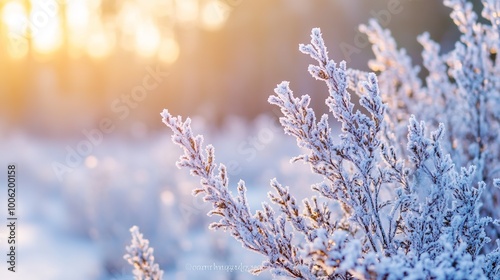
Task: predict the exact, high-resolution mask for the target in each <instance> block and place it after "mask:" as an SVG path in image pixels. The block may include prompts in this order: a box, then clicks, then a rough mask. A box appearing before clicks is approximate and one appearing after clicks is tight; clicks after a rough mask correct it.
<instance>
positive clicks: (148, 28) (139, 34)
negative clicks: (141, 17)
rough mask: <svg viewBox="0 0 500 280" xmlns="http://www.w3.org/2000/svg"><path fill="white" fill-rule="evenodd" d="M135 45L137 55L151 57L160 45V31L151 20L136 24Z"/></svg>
mask: <svg viewBox="0 0 500 280" xmlns="http://www.w3.org/2000/svg"><path fill="white" fill-rule="evenodd" d="M135 32H136V33H135V46H136V49H137V52H138V53H139V55H141V56H143V57H152V56H153V55H155V54H156V51H157V50H158V47H159V45H160V31H159V30H158V28H157V27H156V25H154V24H153V23H152V22H151V21H149V20H147V21H144V22H142V23H141V24H137V27H136V31H135Z"/></svg>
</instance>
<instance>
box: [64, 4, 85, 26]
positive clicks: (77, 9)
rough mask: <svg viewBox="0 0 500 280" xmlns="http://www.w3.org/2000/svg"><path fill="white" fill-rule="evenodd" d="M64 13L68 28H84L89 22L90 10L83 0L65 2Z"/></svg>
mask: <svg viewBox="0 0 500 280" xmlns="http://www.w3.org/2000/svg"><path fill="white" fill-rule="evenodd" d="M66 15H67V20H68V26H69V28H71V29H73V30H84V29H85V27H86V26H87V25H88V24H89V18H90V12H89V10H88V7H87V5H85V2H83V1H70V2H69V3H67V4H66Z"/></svg>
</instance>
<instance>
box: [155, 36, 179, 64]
mask: <svg viewBox="0 0 500 280" xmlns="http://www.w3.org/2000/svg"><path fill="white" fill-rule="evenodd" d="M178 57H179V45H178V44H177V41H176V40H174V39H173V38H170V37H167V38H165V39H163V42H162V43H161V46H160V49H159V50H158V58H159V59H160V60H161V61H162V62H165V63H167V64H172V63H174V62H175V61H176V60H177V58H178Z"/></svg>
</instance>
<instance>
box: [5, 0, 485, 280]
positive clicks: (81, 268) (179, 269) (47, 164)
mask: <svg viewBox="0 0 500 280" xmlns="http://www.w3.org/2000/svg"><path fill="white" fill-rule="evenodd" d="M390 2H393V1H372V2H371V4H370V5H367V4H366V2H364V1H349V2H347V1H315V2H313V3H312V2H311V3H309V2H304V1H300V0H296V1H290V0H288V1H284V0H283V1H244V0H241V1H224V0H219V1H208V0H206V1H202V0H181V1H178V0H177V1H174V0H151V1H141V2H139V1H131V0H129V1H108V0H93V1H78V0H73V1H48V0H47V1H44V0H42V1H36V0H31V1H15V0H6V1H1V2H0V15H1V21H0V32H1V33H0V38H1V41H0V44H1V46H0V61H1V63H0V74H1V75H0V116H1V119H0V155H1V157H0V158H1V162H2V166H4V167H3V168H6V165H7V164H8V163H16V164H17V170H18V193H17V199H18V217H19V221H18V231H17V238H18V244H19V245H18V251H17V256H18V263H17V265H18V272H17V273H16V274H15V276H13V274H12V273H9V272H8V271H7V269H6V263H5V261H1V262H0V279H56V280H57V279H116V280H118V279H132V273H131V270H132V268H131V267H130V266H129V265H128V264H127V263H126V261H125V260H123V255H124V254H125V246H126V245H128V244H129V242H130V233H129V231H128V229H129V228H130V227H131V226H133V225H137V226H139V227H140V229H141V231H142V233H143V234H144V236H145V238H147V239H149V240H150V245H151V246H152V247H153V248H154V249H155V257H156V260H157V262H158V263H159V264H160V266H161V268H162V269H163V270H164V271H165V279H199V278H200V277H203V278H205V279H269V278H270V274H268V273H264V274H262V275H261V276H259V277H256V276H253V275H251V274H249V273H248V272H246V271H239V270H238V271H232V272H231V271H224V270H223V271H216V270H212V271H200V270H196V266H197V265H213V264H215V265H231V266H239V265H243V266H249V267H251V266H256V265H259V264H260V263H261V261H262V260H263V258H262V257H261V256H259V255H257V254H254V253H251V252H248V251H247V250H244V249H243V248H241V245H240V244H238V243H237V242H236V241H235V240H234V239H233V238H232V237H230V236H229V235H227V234H225V233H224V232H213V231H210V230H208V225H209V223H210V222H213V221H215V220H214V219H215V218H208V217H207V216H206V213H207V212H208V211H209V209H210V206H209V205H206V204H203V203H202V201H201V199H198V198H194V197H193V196H191V190H193V189H194V188H195V187H196V186H197V184H198V183H199V181H198V180H197V179H196V178H193V177H191V176H190V175H189V174H188V173H187V171H186V170H178V169H177V168H176V167H175V161H176V160H177V158H178V157H179V155H180V154H181V151H180V149H179V148H178V147H174V145H173V144H172V143H171V141H170V133H169V130H168V129H167V128H165V127H164V125H163V124H162V123H161V118H160V115H159V113H160V112H161V110H162V109H163V108H168V109H169V110H170V111H171V112H172V113H174V114H182V115H184V116H194V118H193V126H194V130H195V132H196V133H200V134H204V135H205V140H206V142H205V143H212V144H213V145H214V146H215V148H216V159H217V161H218V162H223V163H225V164H226V165H227V166H228V171H229V175H230V182H231V183H232V184H231V185H232V186H235V185H236V182H237V181H238V180H239V179H240V178H241V179H243V180H245V181H246V183H247V187H248V189H249V198H250V204H251V207H252V209H254V210H255V209H258V208H260V204H261V202H262V201H265V200H267V192H268V191H269V190H270V187H269V180H270V179H272V178H274V177H276V178H278V179H279V181H280V182H281V183H282V184H284V185H289V186H290V188H291V189H292V190H293V192H294V193H302V194H303V195H304V196H306V195H309V194H310V185H311V184H312V183H315V182H317V181H318V178H317V177H314V176H313V175H311V173H310V171H309V168H308V167H307V166H305V165H302V164H300V163H298V164H293V165H292V164H290V163H289V159H290V158H291V157H293V156H295V155H297V154H298V153H299V151H298V148H297V147H296V144H295V140H293V139H292V138H291V137H286V136H284V135H283V132H282V129H281V128H280V127H279V126H278V123H277V116H279V115H278V114H277V113H276V111H273V107H272V106H270V105H269V104H267V102H266V100H267V97H268V96H269V95H270V94H272V90H273V89H274V87H275V85H276V84H277V83H279V82H281V81H282V80H290V81H291V83H292V86H293V88H294V89H295V90H296V91H297V94H304V93H309V94H311V95H317V96H321V98H313V100H314V102H316V103H315V104H313V106H314V107H315V108H318V110H317V111H318V112H325V110H326V106H324V104H322V102H323V100H324V99H323V98H322V97H324V94H325V90H324V88H323V85H322V84H321V83H318V82H315V81H314V80H313V79H311V78H310V77H309V74H307V72H306V69H307V65H308V64H309V63H310V61H309V59H308V58H307V57H305V56H303V55H301V54H300V53H299V52H298V50H297V47H298V44H299V43H305V42H308V41H309V32H310V29H311V28H312V27H316V26H318V27H321V28H322V30H323V32H324V34H325V39H326V40H327V44H328V45H329V47H330V53H331V57H332V58H333V59H335V60H342V59H345V60H347V61H348V63H349V66H350V67H354V68H360V69H363V70H366V69H367V66H366V62H367V60H368V59H369V58H371V57H372V54H371V51H370V47H369V46H368V45H365V44H361V45H360V44H357V43H356V40H362V38H358V37H356V36H357V34H358V33H357V31H356V30H357V29H356V28H357V25H358V24H360V23H366V22H367V21H368V19H369V18H370V17H374V16H377V15H381V13H383V11H386V10H387V9H388V5H389V3H390ZM430 2H431V1H423V0H422V1H409V0H401V1H399V3H400V7H401V12H400V13H398V14H390V18H386V24H385V26H384V27H387V28H390V29H392V30H393V31H394V34H395V37H396V39H397V41H398V43H400V44H401V46H403V47H406V48H408V50H409V52H410V54H411V55H412V57H413V58H414V59H415V61H416V62H417V63H420V61H419V58H418V57H419V55H418V54H419V52H420V51H421V48H420V46H418V45H417V44H416V39H415V37H416V35H417V34H420V33H422V32H423V31H430V32H431V36H432V37H433V39H434V40H436V41H438V42H440V43H442V44H443V49H444V50H446V49H447V48H448V49H449V48H450V47H451V46H449V45H447V42H450V41H451V42H452V41H454V40H455V39H456V37H457V34H456V31H455V29H454V28H453V23H452V22H451V20H450V19H449V18H448V16H447V15H448V13H449V10H447V9H446V8H444V7H442V5H441V4H440V3H439V1H435V3H434V1H433V2H432V4H430ZM47 3H48V4H47ZM61 3H65V4H64V5H62V4H61ZM430 5H433V6H434V5H435V7H433V8H429V6H430ZM476 6H480V5H476ZM424 11H425V14H426V16H425V17H424V16H422V13H424ZM37 15H38V16H42V17H43V16H45V18H46V19H47V20H46V21H42V20H43V18H38V19H36V16H37ZM26 19H29V20H30V22H31V25H28V26H29V27H28V28H26V24H25V23H26ZM381 19H384V18H381ZM23 20H24V21H23ZM29 32H32V35H33V36H28V35H26V34H28V33H29ZM19 38H21V39H19ZM19 40H21V41H20V43H19ZM342 43H345V44H344V47H345V46H351V47H355V48H356V52H355V53H354V54H353V55H347V56H346V53H345V50H344V51H343V50H342ZM157 68H159V69H161V71H162V72H164V73H168V74H165V76H164V77H162V79H161V81H159V82H158V85H156V86H155V87H154V88H153V89H150V90H149V91H148V92H147V94H146V96H145V97H144V99H141V100H140V101H138V100H135V102H134V101H133V102H132V103H134V104H133V105H129V103H127V101H125V100H124V99H123V97H124V96H130V95H131V93H132V92H133V90H134V88H136V87H137V86H141V85H144V78H145V77H146V76H147V75H148V73H150V72H148V70H145V69H157ZM149 75H150V74H149ZM113 104H115V105H116V104H119V105H121V106H122V107H121V108H122V109H123V110H125V109H127V112H128V114H126V115H125V113H124V111H120V112H117V110H116V109H117V107H116V106H115V107H114V106H113ZM125 104H126V106H125ZM123 106H125V107H123ZM104 119H110V120H111V122H112V124H113V126H114V130H113V131H112V132H110V133H102V135H103V136H102V139H101V141H98V142H99V143H97V144H92V145H91V150H90V151H88V152H85V153H83V154H80V155H79V158H78V160H77V161H78V162H77V163H76V164H74V166H71V167H70V169H71V171H70V172H64V174H62V175H61V174H59V175H61V176H58V175H57V172H55V170H54V163H55V162H57V163H60V164H64V165H66V166H68V163H67V157H68V153H69V152H68V151H69V150H68V149H70V150H71V149H73V150H77V149H78V147H79V146H78V145H80V144H81V143H83V142H85V141H89V139H88V138H87V137H86V136H85V134H84V133H83V131H84V130H85V131H94V130H95V129H98V128H99V124H100V123H101V122H102V121H103V120H104ZM4 170H5V169H4ZM4 172H5V171H2V174H5V173H4ZM4 176H5V175H2V176H0V180H2V183H1V184H0V185H1V186H5V184H4V183H3V182H5V181H6V177H4ZM2 189H4V188H2ZM4 190H5V189H4ZM6 195H7V194H6V191H1V190H0V219H2V220H4V221H5V216H6V199H7V196H6ZM6 237H7V228H6V227H5V226H2V227H0V253H1V254H2V255H3V254H4V252H6V245H7V244H6V239H5V238H6ZM0 259H3V258H2V257H0Z"/></svg>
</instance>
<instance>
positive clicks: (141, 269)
mask: <svg viewBox="0 0 500 280" xmlns="http://www.w3.org/2000/svg"><path fill="white" fill-rule="evenodd" d="M130 233H131V234H132V244H131V245H130V246H127V248H126V249H127V252H128V254H126V255H125V256H123V258H124V259H125V260H127V262H128V263H129V264H130V265H132V266H133V267H134V276H135V279H136V280H161V279H162V277H163V271H162V270H161V269H160V266H159V265H158V264H157V263H155V257H154V256H153V251H154V249H153V248H151V247H149V240H147V239H144V237H143V236H142V233H140V232H139V228H138V227H136V226H133V227H132V228H130Z"/></svg>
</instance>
